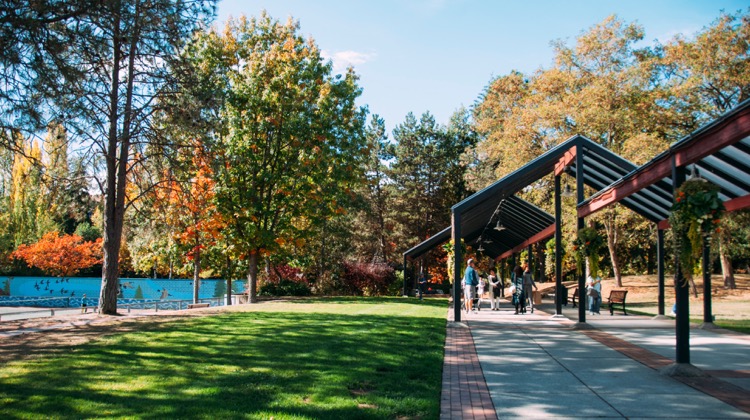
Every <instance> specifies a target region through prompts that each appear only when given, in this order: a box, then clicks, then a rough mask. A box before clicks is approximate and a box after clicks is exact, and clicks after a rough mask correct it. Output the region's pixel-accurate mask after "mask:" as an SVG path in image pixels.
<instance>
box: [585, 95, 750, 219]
mask: <svg viewBox="0 0 750 420" xmlns="http://www.w3.org/2000/svg"><path fill="white" fill-rule="evenodd" d="M673 161H674V165H675V166H677V167H682V168H685V171H686V172H687V173H688V174H691V175H695V176H700V177H701V178H704V179H706V180H708V181H710V182H712V183H714V184H716V185H718V186H719V187H720V188H721V191H720V193H719V197H720V198H721V199H722V200H723V201H724V202H725V206H726V207H727V210H729V211H733V210H738V209H741V208H746V207H749V206H750V100H747V101H744V102H742V103H741V104H739V105H738V106H737V107H735V108H734V109H732V110H730V111H729V112H727V113H726V114H724V115H723V116H721V117H720V118H718V119H716V120H714V121H712V122H711V123H709V124H707V125H705V126H703V127H702V128H700V129H698V130H696V131H694V132H693V133H691V134H690V135H688V136H686V137H684V138H682V139H681V140H679V141H677V142H675V143H673V144H672V145H671V146H670V147H669V149H667V150H666V151H664V152H662V153H660V154H659V155H657V156H656V157H654V158H653V159H652V160H650V161H649V162H647V163H646V164H644V165H643V166H641V167H639V168H637V169H634V170H633V171H631V172H630V173H628V174H626V175H625V176H623V177H621V178H620V179H618V180H616V181H615V182H613V183H611V184H610V185H608V186H607V187H606V188H603V189H602V190H601V191H599V192H598V193H597V194H594V195H593V196H592V197H591V198H589V199H588V200H587V201H584V202H583V203H581V204H579V210H578V215H579V216H580V217H585V216H587V215H589V214H591V213H594V212H595V211H598V210H600V209H602V208H604V207H606V206H607V205H610V204H612V203H615V202H618V201H621V202H623V203H626V202H628V201H631V202H638V203H639V205H642V206H643V207H644V208H647V209H648V211H649V212H651V213H652V214H653V216H654V217H656V218H657V219H654V218H649V219H650V220H654V221H656V222H660V227H662V228H664V227H666V220H667V219H668V218H669V214H670V211H671V210H670V209H671V207H672V166H673ZM646 203H648V204H646Z"/></svg>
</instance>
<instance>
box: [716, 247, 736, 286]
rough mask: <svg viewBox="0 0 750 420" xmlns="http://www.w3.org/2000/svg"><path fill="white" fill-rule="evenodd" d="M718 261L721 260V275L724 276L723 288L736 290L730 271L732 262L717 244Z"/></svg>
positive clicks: (732, 271)
mask: <svg viewBox="0 0 750 420" xmlns="http://www.w3.org/2000/svg"><path fill="white" fill-rule="evenodd" d="M719 259H720V260H721V273H722V274H723V276H724V288H726V289H736V288H737V283H735V281H734V270H733V269H732V260H731V259H730V258H729V255H727V254H726V252H724V247H723V246H722V245H721V244H719Z"/></svg>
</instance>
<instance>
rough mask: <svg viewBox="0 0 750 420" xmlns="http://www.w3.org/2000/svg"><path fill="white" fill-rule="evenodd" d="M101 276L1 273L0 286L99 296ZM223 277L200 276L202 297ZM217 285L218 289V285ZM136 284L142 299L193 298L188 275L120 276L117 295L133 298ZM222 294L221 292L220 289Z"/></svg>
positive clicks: (238, 287)
mask: <svg viewBox="0 0 750 420" xmlns="http://www.w3.org/2000/svg"><path fill="white" fill-rule="evenodd" d="M245 282H246V281H245V280H234V281H232V293H242V292H244V290H245ZM101 283H102V279H101V278H100V277H69V278H65V279H60V278H57V277H0V290H3V291H6V290H10V296H11V297H16V298H18V297H43V298H59V297H66V298H68V297H69V298H80V297H82V296H83V294H84V293H85V294H86V296H87V297H88V298H98V297H99V289H100V288H101ZM219 283H222V284H223V287H226V281H224V280H201V284H200V296H199V298H201V299H208V298H213V297H221V296H217V294H218V293H217V292H218V291H221V290H225V289H223V288H222V286H219ZM217 286H219V287H218V289H217ZM138 287H140V289H141V294H142V296H143V299H147V300H154V299H156V300H158V299H164V300H188V299H192V298H193V281H192V280H191V279H150V278H123V279H120V296H118V297H119V298H122V299H134V298H135V295H136V291H137V290H138ZM221 295H224V293H221Z"/></svg>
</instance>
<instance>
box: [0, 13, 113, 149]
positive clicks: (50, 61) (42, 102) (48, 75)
mask: <svg viewBox="0 0 750 420" xmlns="http://www.w3.org/2000/svg"><path fill="white" fill-rule="evenodd" d="M101 6H102V2H101V0H35V1H27V0H2V1H0V72H1V73H2V74H3V89H2V90H0V130H6V129H10V130H21V129H27V130H28V131H29V132H35V131H36V130H38V129H41V128H43V127H44V126H45V124H46V121H45V119H46V118H45V113H44V112H43V111H44V110H45V109H48V108H47V107H48V106H50V105H53V102H51V101H54V100H56V99H58V98H59V95H60V94H61V93H62V92H63V91H64V90H65V89H66V88H67V87H68V86H69V84H71V83H74V82H75V81H77V80H80V78H81V77H82V76H83V74H84V72H83V71H81V68H79V67H78V66H77V65H76V63H75V62H74V60H73V59H72V55H74V54H75V51H74V48H73V47H72V46H73V45H74V44H75V42H74V41H75V39H76V37H77V36H79V35H81V33H80V32H78V31H77V28H78V25H77V24H78V23H80V22H81V21H82V20H83V19H85V18H87V17H89V16H90V15H91V13H92V12H93V11H97V10H99V9H100V7H101ZM2 140H9V139H7V138H3V139H2ZM16 146H18V145H17V144H15V143H13V142H6V141H3V142H2V144H1V147H7V148H9V149H10V150H13V151H16V152H19V151H21V149H18V148H17V147H16Z"/></svg>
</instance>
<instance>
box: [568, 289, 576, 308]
mask: <svg viewBox="0 0 750 420" xmlns="http://www.w3.org/2000/svg"><path fill="white" fill-rule="evenodd" d="M572 290H573V292H572V293H571V292H568V302H570V303H572V304H573V307H574V308H576V307H577V306H576V299H578V288H577V287H576V288H573V289H572ZM568 302H566V303H568Z"/></svg>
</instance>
